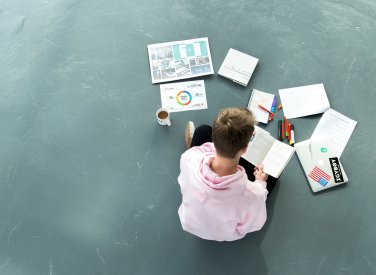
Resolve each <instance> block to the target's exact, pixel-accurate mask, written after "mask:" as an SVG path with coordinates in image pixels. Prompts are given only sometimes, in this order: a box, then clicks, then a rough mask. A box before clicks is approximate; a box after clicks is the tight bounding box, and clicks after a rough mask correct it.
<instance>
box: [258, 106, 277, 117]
mask: <svg viewBox="0 0 376 275" xmlns="http://www.w3.org/2000/svg"><path fill="white" fill-rule="evenodd" d="M259 107H260V108H261V109H263V110H264V111H267V112H268V113H269V115H271V116H272V117H273V116H274V114H273V113H272V112H270V111H269V110H268V109H266V108H265V107H263V106H261V105H259Z"/></svg>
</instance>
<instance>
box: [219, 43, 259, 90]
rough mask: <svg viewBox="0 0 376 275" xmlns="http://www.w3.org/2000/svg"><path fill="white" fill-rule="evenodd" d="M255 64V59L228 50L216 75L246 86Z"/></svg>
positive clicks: (256, 60) (256, 61)
mask: <svg viewBox="0 0 376 275" xmlns="http://www.w3.org/2000/svg"><path fill="white" fill-rule="evenodd" d="M257 63H258V59H257V58H255V57H253V56H250V55H248V54H245V53H242V52H239V51H237V50H234V49H232V48H230V50H229V51H228V53H227V55H226V58H225V60H224V61H223V63H222V66H221V68H220V69H219V71H218V74H219V75H220V76H223V77H226V78H228V79H231V80H232V81H234V82H236V83H239V84H241V85H243V86H247V85H248V82H249V80H250V78H251V76H252V74H253V71H254V70H255V68H256V65H257Z"/></svg>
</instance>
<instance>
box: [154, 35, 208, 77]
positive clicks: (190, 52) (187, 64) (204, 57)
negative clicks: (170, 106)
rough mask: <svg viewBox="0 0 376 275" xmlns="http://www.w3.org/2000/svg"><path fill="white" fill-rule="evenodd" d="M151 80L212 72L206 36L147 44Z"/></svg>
mask: <svg viewBox="0 0 376 275" xmlns="http://www.w3.org/2000/svg"><path fill="white" fill-rule="evenodd" d="M148 54H149V63H150V72H151V82H152V83H153V84H154V83H161V82H168V81H175V80H179V79H187V78H191V77H197V76H203V75H209V74H214V70H213V63H212V59H211V55H210V48H209V41H208V38H207V37H204V38H196V39H191V40H182V41H174V42H167V43H159V44H151V45H148Z"/></svg>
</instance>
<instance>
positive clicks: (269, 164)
mask: <svg viewBox="0 0 376 275" xmlns="http://www.w3.org/2000/svg"><path fill="white" fill-rule="evenodd" d="M255 132H256V134H255V135H254V137H253V139H252V141H250V142H249V144H248V149H247V152H246V153H245V154H244V155H243V156H242V157H243V158H244V159H246V160H247V161H249V162H250V163H252V164H253V165H259V164H263V165H264V171H265V173H267V174H268V175H270V176H272V177H274V178H278V177H279V175H280V174H281V173H282V171H283V169H284V168H285V167H286V165H287V163H288V162H289V161H290V159H291V157H292V155H293V154H294V152H295V149H294V147H291V146H289V145H287V144H285V143H283V142H280V141H279V140H277V139H275V138H274V137H272V136H271V135H270V134H269V132H267V131H265V130H263V129H261V128H260V127H257V126H256V129H255Z"/></svg>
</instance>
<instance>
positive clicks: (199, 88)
mask: <svg viewBox="0 0 376 275" xmlns="http://www.w3.org/2000/svg"><path fill="white" fill-rule="evenodd" d="M160 90H161V103H162V107H163V108H166V109H168V110H169V111H170V112H181V111H190V110H200V109H207V108H208V103H207V101H206V92H205V83H204V80H196V81H186V82H178V83H169V84H161V85H160Z"/></svg>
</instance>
